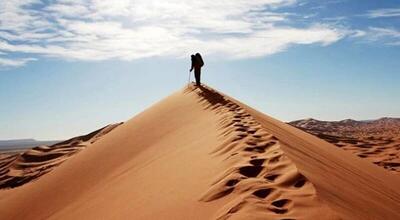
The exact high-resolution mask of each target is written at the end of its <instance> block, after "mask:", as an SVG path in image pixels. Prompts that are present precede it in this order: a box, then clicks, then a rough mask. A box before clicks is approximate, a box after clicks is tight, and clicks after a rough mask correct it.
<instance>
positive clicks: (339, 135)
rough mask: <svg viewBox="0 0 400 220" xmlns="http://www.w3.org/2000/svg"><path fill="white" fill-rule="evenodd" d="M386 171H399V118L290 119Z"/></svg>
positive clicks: (294, 123)
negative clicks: (363, 119)
mask: <svg viewBox="0 0 400 220" xmlns="http://www.w3.org/2000/svg"><path fill="white" fill-rule="evenodd" d="M289 124H291V125H293V126H295V127H297V128H300V129H302V130H304V131H306V132H308V133H311V134H313V135H316V136H317V137H320V138H322V139H324V140H326V141H328V142H330V143H332V144H335V145H336V146H338V147H340V148H342V149H344V150H348V151H350V152H352V153H354V154H356V155H357V156H359V157H361V158H366V159H368V160H370V161H371V162H372V163H374V164H376V165H378V166H381V167H383V168H385V169H387V170H389V171H392V172H395V173H400V118H387V117H386V118H380V119H377V120H365V121H356V120H352V119H346V120H342V121H319V120H316V119H303V120H298V121H293V122H289Z"/></svg>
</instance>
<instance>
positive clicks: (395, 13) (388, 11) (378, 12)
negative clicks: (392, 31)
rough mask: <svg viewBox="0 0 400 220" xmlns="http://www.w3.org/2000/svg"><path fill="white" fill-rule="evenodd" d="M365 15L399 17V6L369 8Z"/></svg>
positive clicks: (371, 16)
mask: <svg viewBox="0 0 400 220" xmlns="http://www.w3.org/2000/svg"><path fill="white" fill-rule="evenodd" d="M366 16H367V17H370V18H382V17H383V18H385V17H399V16H400V8H382V9H375V10H370V11H368V13H367V14H366Z"/></svg>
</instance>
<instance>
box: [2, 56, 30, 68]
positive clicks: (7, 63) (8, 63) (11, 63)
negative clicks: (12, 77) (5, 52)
mask: <svg viewBox="0 0 400 220" xmlns="http://www.w3.org/2000/svg"><path fill="white" fill-rule="evenodd" d="M34 60H36V59H35V58H22V59H7V58H1V57H0V66H3V67H19V66H23V65H25V64H26V63H27V62H29V61H34Z"/></svg>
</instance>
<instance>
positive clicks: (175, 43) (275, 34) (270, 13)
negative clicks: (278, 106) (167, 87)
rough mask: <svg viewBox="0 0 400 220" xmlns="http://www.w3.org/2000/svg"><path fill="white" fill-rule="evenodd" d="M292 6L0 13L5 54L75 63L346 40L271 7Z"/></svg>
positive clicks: (260, 3) (172, 3) (35, 5)
mask: <svg viewBox="0 0 400 220" xmlns="http://www.w3.org/2000/svg"><path fill="white" fill-rule="evenodd" d="M294 3H296V1H295V0H252V1H248V0H219V1H215V0H203V1H198V0H186V1H181V0H168V1H159V0H119V1H111V0H108V1H107V0H55V1H51V2H50V3H49V4H47V5H45V4H43V3H41V2H40V1H39V0H7V2H6V5H5V7H2V8H1V9H0V50H1V51H3V52H6V53H7V54H8V55H9V54H13V53H22V54H31V55H33V54H34V55H35V56H38V57H39V56H46V57H56V58H62V59H77V60H106V59H121V60H133V59H139V58H144V57H151V56H173V57H182V56H187V55H188V54H190V53H193V52H195V51H200V52H203V53H205V54H207V55H210V56H211V55H215V56H221V57H224V58H247V57H257V56H265V55H270V54H274V53H277V52H281V51H283V50H285V49H287V48H288V47H290V46H291V45H294V44H316V43H317V44H321V45H328V44H331V43H334V42H336V41H338V40H340V39H341V38H343V37H344V36H345V34H346V32H345V31H343V30H340V29H337V28H334V27H332V26H328V25H323V24H318V25H311V26H309V27H294V26H289V25H288V24H289V22H288V23H287V24H286V25H284V24H282V22H285V21H287V20H289V19H290V18H289V17H290V16H291V14H289V13H283V12H279V13H278V12H274V9H276V8H279V7H284V6H288V5H293V4H294ZM1 39H2V40H1ZM3 63H6V62H3ZM0 65H2V64H1V63H0ZM3 65H4V64H3Z"/></svg>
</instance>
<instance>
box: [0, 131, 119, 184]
mask: <svg viewBox="0 0 400 220" xmlns="http://www.w3.org/2000/svg"><path fill="white" fill-rule="evenodd" d="M118 125H119V124H112V125H108V126H106V127H104V128H101V129H99V130H97V131H94V132H91V133H90V134H87V135H83V136H79V137H75V138H71V139H69V140H66V141H63V142H59V143H56V144H54V145H51V146H46V145H41V146H37V147H34V148H32V149H29V150H23V151H22V152H20V153H13V154H10V153H9V152H7V153H3V154H0V189H4V188H13V187H17V186H21V185H23V184H26V183H28V182H30V181H33V180H35V179H37V178H39V177H41V176H42V175H44V174H46V173H48V172H50V171H51V170H52V169H54V168H55V167H56V166H58V165H60V164H61V163H62V162H64V161H65V160H67V159H68V158H69V157H71V156H72V155H74V154H75V153H77V152H79V151H80V150H82V149H84V148H85V147H87V146H89V145H91V144H93V143H94V142H96V140H98V139H99V138H100V137H102V136H103V135H104V134H107V133H108V132H109V131H111V130H112V129H114V128H115V127H117V126H118ZM12 142H13V143H15V144H17V143H21V141H12ZM25 143H38V142H37V141H31V140H27V141H25ZM42 143H44V142H42ZM45 143H52V142H45Z"/></svg>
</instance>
